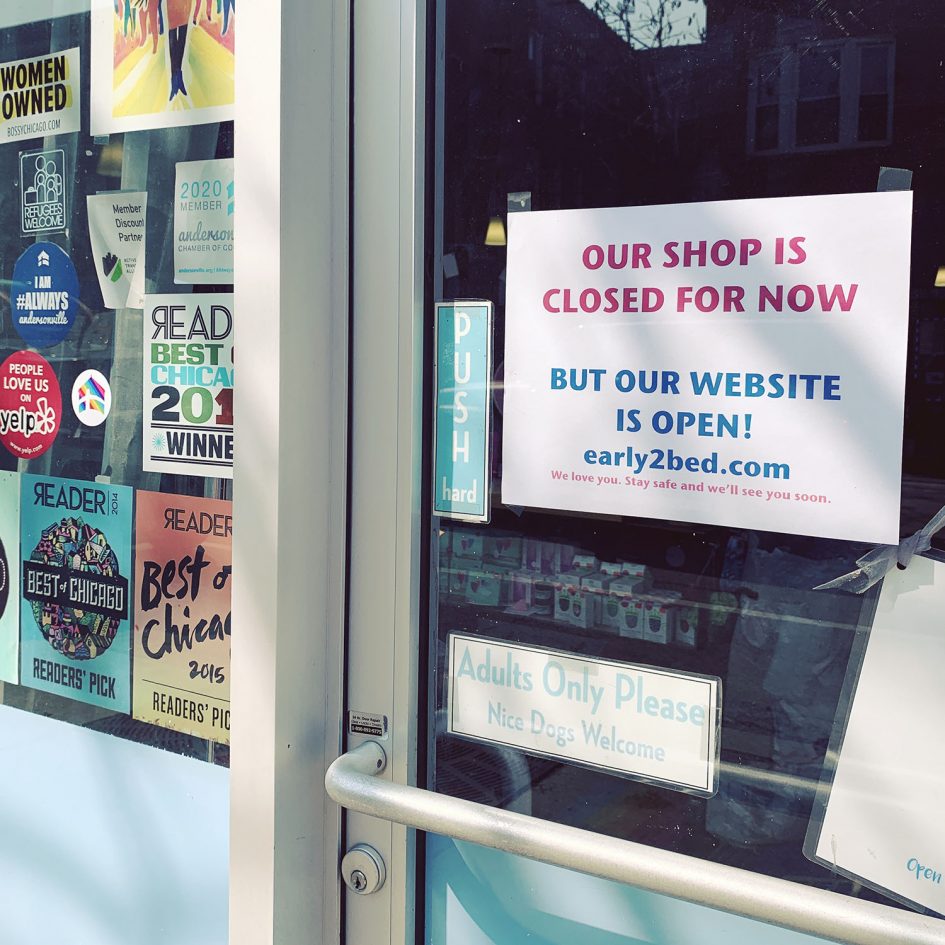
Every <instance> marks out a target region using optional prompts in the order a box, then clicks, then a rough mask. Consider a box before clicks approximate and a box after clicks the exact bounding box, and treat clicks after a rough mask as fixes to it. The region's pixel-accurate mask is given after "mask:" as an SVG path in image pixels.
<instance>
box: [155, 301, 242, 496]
mask: <svg viewBox="0 0 945 945" xmlns="http://www.w3.org/2000/svg"><path fill="white" fill-rule="evenodd" d="M144 365H145V371H144V469H145V471H146V472H166V473H179V474H181V475H190V476H217V477H219V478H221V479H232V478H233V296H232V295H218V294H216V293H208V294H206V295H148V296H145V300H144Z"/></svg>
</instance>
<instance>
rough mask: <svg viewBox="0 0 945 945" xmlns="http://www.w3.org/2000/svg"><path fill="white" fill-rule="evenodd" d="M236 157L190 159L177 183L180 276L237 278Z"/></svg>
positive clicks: (210, 281)
mask: <svg viewBox="0 0 945 945" xmlns="http://www.w3.org/2000/svg"><path fill="white" fill-rule="evenodd" d="M233 209H234V192H233V159H232V158H220V159H217V160H213V161H185V162H183V163H181V164H178V165H177V177H176V181H175V185H174V281H175V282H177V283H182V284H200V285H220V284H232V282H233Z"/></svg>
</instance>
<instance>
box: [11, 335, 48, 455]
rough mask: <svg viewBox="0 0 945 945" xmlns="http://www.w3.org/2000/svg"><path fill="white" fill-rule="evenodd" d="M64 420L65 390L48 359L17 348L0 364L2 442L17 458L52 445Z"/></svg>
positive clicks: (39, 452)
mask: <svg viewBox="0 0 945 945" xmlns="http://www.w3.org/2000/svg"><path fill="white" fill-rule="evenodd" d="M61 422H62V393H61V391H60V390H59V380H58V379H57V377H56V374H55V372H54V371H53V369H52V367H51V366H50V364H49V362H48V361H47V360H46V359H45V358H43V357H42V356H41V355H39V354H37V353H36V352H35V351H17V352H14V353H13V354H11V355H10V357H8V358H7V359H6V361H4V362H3V364H2V365H0V443H3V445H4V446H5V447H6V448H7V449H8V450H9V451H10V452H11V453H12V454H13V455H14V456H16V457H17V458H18V459H35V458H36V457H37V456H42V454H43V453H45V452H46V450H48V449H49V447H50V446H52V444H53V441H54V440H55V439H56V434H57V433H58V432H59V425H60V423H61Z"/></svg>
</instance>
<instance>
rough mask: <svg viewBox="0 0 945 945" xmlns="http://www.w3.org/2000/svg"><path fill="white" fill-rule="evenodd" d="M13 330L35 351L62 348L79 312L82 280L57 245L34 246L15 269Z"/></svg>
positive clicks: (12, 290)
mask: <svg viewBox="0 0 945 945" xmlns="http://www.w3.org/2000/svg"><path fill="white" fill-rule="evenodd" d="M10 288H11V291H10V305H11V306H12V308H13V327H14V328H15V329H16V330H17V332H18V333H19V335H20V337H21V338H22V339H23V340H24V341H25V342H26V343H27V344H28V345H32V346H33V347H34V348H49V347H52V346H53V345H57V344H59V342H60V341H62V339H63V338H65V337H66V335H68V334H69V330H70V329H71V328H72V323H73V322H74V321H75V316H76V313H77V312H78V310H79V277H78V275H77V274H76V271H75V266H74V265H73V264H72V260H71V259H70V258H69V254H68V253H66V251H65V250H64V249H62V248H61V247H59V246H57V245H56V244H55V243H33V244H32V245H31V246H28V247H27V248H26V249H25V250H24V251H23V253H22V255H21V256H20V258H19V259H18V260H17V261H16V265H15V266H14V267H13V285H12V286H11V287H10Z"/></svg>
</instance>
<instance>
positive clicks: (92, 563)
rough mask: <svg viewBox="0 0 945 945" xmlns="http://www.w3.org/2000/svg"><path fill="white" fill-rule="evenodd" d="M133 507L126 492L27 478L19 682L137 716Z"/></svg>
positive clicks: (23, 498) (22, 533)
mask: <svg viewBox="0 0 945 945" xmlns="http://www.w3.org/2000/svg"><path fill="white" fill-rule="evenodd" d="M132 501H133V491H132V490H131V489H130V488H128V487H127V486H111V485H102V484H99V483H89V482H78V481H76V480H72V479H53V478H50V477H47V476H31V475H24V476H23V477H22V490H21V498H20V554H21V557H22V580H21V597H22V601H21V605H20V633H21V639H20V681H21V683H22V685H24V686H30V687H32V688H33V689H42V690H43V691H44V692H53V693H55V694H56V695H60V696H66V697H67V698H70V699H77V700H79V701H80V702H87V703H90V704H91V705H97V706H103V707H105V708H108V709H114V710H115V711H117V712H128V711H130V709H131V633H130V629H129V616H130V586H129V581H128V577H129V574H130V571H131V512H132Z"/></svg>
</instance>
